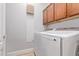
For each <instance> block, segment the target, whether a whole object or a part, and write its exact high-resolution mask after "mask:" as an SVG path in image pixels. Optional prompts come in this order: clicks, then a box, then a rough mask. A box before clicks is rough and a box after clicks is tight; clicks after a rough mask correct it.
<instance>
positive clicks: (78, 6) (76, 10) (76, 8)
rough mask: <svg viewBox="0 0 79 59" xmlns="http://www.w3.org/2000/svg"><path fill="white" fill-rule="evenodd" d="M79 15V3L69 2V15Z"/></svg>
mask: <svg viewBox="0 0 79 59" xmlns="http://www.w3.org/2000/svg"><path fill="white" fill-rule="evenodd" d="M74 15H79V3H68V4H67V16H68V17H69V16H74Z"/></svg>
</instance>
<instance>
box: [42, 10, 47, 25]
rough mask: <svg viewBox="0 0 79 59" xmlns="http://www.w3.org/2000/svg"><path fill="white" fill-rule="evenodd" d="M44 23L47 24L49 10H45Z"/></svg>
mask: <svg viewBox="0 0 79 59" xmlns="http://www.w3.org/2000/svg"><path fill="white" fill-rule="evenodd" d="M43 24H47V10H46V9H45V10H44V11H43Z"/></svg>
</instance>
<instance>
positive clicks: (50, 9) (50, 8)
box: [47, 4, 54, 22]
mask: <svg viewBox="0 0 79 59" xmlns="http://www.w3.org/2000/svg"><path fill="white" fill-rule="evenodd" d="M47 11H48V14H47V15H48V22H52V21H54V14H53V13H54V4H50V5H49V6H48V8H47Z"/></svg>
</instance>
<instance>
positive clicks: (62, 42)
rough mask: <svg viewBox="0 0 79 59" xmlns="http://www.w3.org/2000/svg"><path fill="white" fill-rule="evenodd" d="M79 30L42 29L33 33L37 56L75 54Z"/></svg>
mask: <svg viewBox="0 0 79 59" xmlns="http://www.w3.org/2000/svg"><path fill="white" fill-rule="evenodd" d="M78 40H79V31H44V32H39V33H36V34H35V40H34V48H35V54H36V55H37V56H75V55H76V48H77V44H78Z"/></svg>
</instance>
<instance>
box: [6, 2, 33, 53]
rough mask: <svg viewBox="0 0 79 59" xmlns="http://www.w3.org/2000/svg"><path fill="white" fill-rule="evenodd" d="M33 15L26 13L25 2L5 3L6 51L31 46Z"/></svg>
mask: <svg viewBox="0 0 79 59" xmlns="http://www.w3.org/2000/svg"><path fill="white" fill-rule="evenodd" d="M33 17H34V16H30V15H26V4H23V3H7V4H6V34H7V52H12V51H16V50H22V49H27V48H31V46H32V43H31V42H30V41H31V40H32V38H31V37H32V34H31V33H32V31H33V30H32V28H33V22H32V21H34V18H33ZM28 36H29V37H28Z"/></svg>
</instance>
